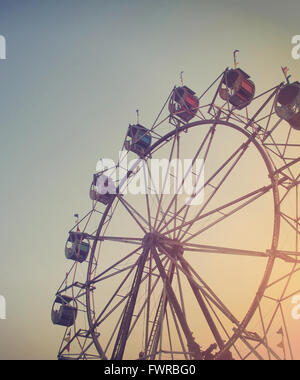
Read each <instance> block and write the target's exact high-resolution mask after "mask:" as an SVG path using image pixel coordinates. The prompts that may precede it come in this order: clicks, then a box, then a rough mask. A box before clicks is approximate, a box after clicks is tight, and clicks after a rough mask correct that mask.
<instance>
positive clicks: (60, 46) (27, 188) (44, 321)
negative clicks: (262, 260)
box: [0, 0, 300, 359]
mask: <svg viewBox="0 0 300 380" xmlns="http://www.w3.org/2000/svg"><path fill="white" fill-rule="evenodd" d="M299 14H300V3H299V0H285V1H281V0H280V1H279V0H276V1H270V0H268V1H267V0H254V1H248V2H241V1H238V0H237V1H234V0H220V1H217V0H210V1H200V0H185V1H179V0H152V1H149V0H148V1H146V0H126V1H121V0H111V1H102V0H98V1H97V0H85V1H80V0H43V1H38V0H27V1H24V0H1V1H0V34H1V35H3V36H5V38H6V42H7V60H5V61H4V60H3V61H0V83H1V91H0V100H1V102H0V107H1V129H0V133H1V138H0V144H1V149H0V166H1V175H2V181H1V185H2V186H1V187H2V196H1V231H2V249H1V253H0V294H1V295H3V296H5V297H6V301H7V319H6V320H0V359H7V358H8V359H55V357H56V354H57V348H58V343H59V339H60V337H61V330H59V329H57V328H55V327H53V326H52V325H51V322H50V310H51V305H52V302H53V298H54V294H55V292H56V290H57V288H58V286H59V284H60V283H61V282H62V280H63V278H64V275H65V273H66V271H67V268H68V264H67V263H66V261H65V259H64V244H65V240H66V236H67V231H68V230H69V228H70V226H71V225H72V224H73V222H74V218H73V214H74V213H75V212H78V213H80V214H84V212H85V211H87V210H88V209H89V208H90V200H89V197H88V190H89V185H90V180H91V175H92V173H93V172H94V169H95V166H96V162H97V160H98V159H99V158H100V157H111V158H113V159H116V158H117V152H118V150H119V147H120V145H121V141H123V139H124V134H125V131H126V129H127V126H128V123H129V122H134V121H135V117H136V116H135V110H136V109H137V108H139V109H140V113H141V121H142V123H143V124H144V125H147V124H150V123H151V122H152V121H153V120H154V118H155V116H156V114H157V112H158V111H159V109H160V107H161V105H162V104H163V102H164V100H165V98H166V97H167V95H168V94H169V92H170V89H171V88H172V87H173V86H174V84H178V82H179V73H180V72H181V71H184V78H185V82H186V83H187V85H189V86H191V87H192V88H193V89H196V91H197V92H198V93H200V92H201V90H204V89H205V88H206V87H207V85H209V84H210V82H211V81H212V80H213V79H215V78H216V76H217V75H219V74H220V73H221V72H222V70H223V69H224V68H225V67H226V66H231V65H232V52H233V51H234V50H235V49H239V50H240V55H239V61H240V63H241V66H243V67H244V68H245V70H247V71H248V72H249V73H251V76H252V78H253V80H254V81H255V82H256V84H257V87H258V91H263V90H264V89H268V88H270V87H273V86H274V85H275V84H277V83H278V82H279V81H281V80H282V79H283V78H282V74H281V69H280V66H281V65H286V66H288V67H289V68H290V70H291V73H292V74H293V78H295V79H296V78H297V79H298V80H300V60H299V61H296V60H293V59H292V57H291V49H292V45H291V38H292V36H294V35H296V34H300V24H299ZM299 324H300V322H299Z"/></svg>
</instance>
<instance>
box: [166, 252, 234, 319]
mask: <svg viewBox="0 0 300 380" xmlns="http://www.w3.org/2000/svg"><path fill="white" fill-rule="evenodd" d="M159 247H160V249H162V251H163V252H164V253H165V254H166V255H167V257H169V259H170V260H171V261H172V262H173V263H174V264H175V265H176V266H177V268H178V270H179V271H180V272H182V273H183V274H184V276H185V277H186V278H187V279H188V280H189V281H190V282H191V283H193V285H194V286H196V287H197V288H198V289H199V290H200V291H201V292H202V294H203V296H206V297H208V298H209V300H210V301H211V302H212V303H213V304H214V305H215V306H216V307H217V308H218V309H219V310H220V311H221V312H222V313H223V314H224V316H226V317H227V318H228V320H229V321H230V322H232V323H233V324H235V325H239V322H238V319H237V318H235V317H234V315H233V314H232V313H231V312H230V310H229V309H228V308H227V307H226V306H225V304H224V303H223V302H222V301H221V299H220V298H219V297H218V296H217V295H216V293H215V292H214V291H213V290H212V289H211V288H210V287H209V286H208V284H207V283H206V282H205V281H204V280H203V279H202V278H201V277H200V275H199V274H198V273H197V272H196V271H195V270H194V268H193V267H192V266H191V265H190V264H189V263H188V261H186V260H185V259H184V258H183V256H179V257H180V260H179V261H180V264H181V265H179V263H178V262H177V261H176V260H175V259H174V258H173V257H172V256H170V254H169V252H168V250H167V249H166V247H165V246H163V245H160V246H159ZM182 263H184V265H185V266H186V268H188V269H189V272H187V271H186V270H185V269H184V268H183V267H182ZM197 281H198V282H197Z"/></svg>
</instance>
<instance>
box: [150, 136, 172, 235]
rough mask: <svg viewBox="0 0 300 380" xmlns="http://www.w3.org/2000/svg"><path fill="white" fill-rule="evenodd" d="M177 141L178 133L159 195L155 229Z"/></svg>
mask: <svg viewBox="0 0 300 380" xmlns="http://www.w3.org/2000/svg"><path fill="white" fill-rule="evenodd" d="M175 142H176V135H174V137H173V142H172V147H171V151H170V154H169V161H168V167H167V172H166V175H165V178H164V180H163V186H162V191H161V194H160V197H159V202H158V206H157V211H156V216H155V220H154V230H155V229H156V225H157V222H158V216H159V213H160V212H161V206H162V201H163V196H164V192H165V188H166V184H167V179H168V175H169V172H170V166H171V161H172V158H173V153H174V148H175Z"/></svg>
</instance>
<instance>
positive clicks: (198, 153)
mask: <svg viewBox="0 0 300 380" xmlns="http://www.w3.org/2000/svg"><path fill="white" fill-rule="evenodd" d="M214 128H215V124H214V125H213V126H212V127H210V129H209V131H208V132H207V134H206V136H205V137H204V139H203V141H202V143H201V145H200V147H199V148H198V150H197V152H196V154H195V156H194V157H193V160H192V162H191V165H190V166H189V168H188V170H187V171H186V173H184V177H183V179H182V181H181V183H180V185H179V187H178V188H176V194H175V195H174V196H173V197H172V199H171V202H170V203H169V205H168V207H167V209H166V211H165V214H164V215H163V217H162V220H164V219H165V218H166V217H167V215H168V213H169V211H170V210H171V208H172V206H173V204H174V202H175V200H176V198H177V194H178V193H179V192H180V191H181V190H182V187H183V185H184V183H185V181H186V179H187V177H188V176H189V175H190V173H191V171H192V168H193V165H194V164H195V162H196V160H197V159H198V157H199V155H200V153H201V151H202V149H203V147H204V145H205V143H206V142H207V140H208V139H209V136H210V135H211V134H213V133H214ZM184 207H185V206H183V207H182V208H181V209H180V210H179V211H178V212H176V214H175V215H174V216H173V217H172V218H171V219H169V221H168V222H167V224H166V225H165V226H164V227H162V228H161V225H162V221H161V222H160V223H159V224H158V226H157V228H156V230H157V231H159V232H161V231H162V230H164V229H165V228H166V226H167V225H169V224H170V223H171V222H173V221H174V218H176V217H177V216H178V215H179V214H180V213H181V211H182V209H183V208H184ZM160 228H161V229H160Z"/></svg>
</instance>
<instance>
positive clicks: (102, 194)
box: [90, 173, 116, 205]
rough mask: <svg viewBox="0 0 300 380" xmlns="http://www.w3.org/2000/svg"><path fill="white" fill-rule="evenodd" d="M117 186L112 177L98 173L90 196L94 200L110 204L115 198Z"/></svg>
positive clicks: (94, 177) (94, 178)
mask: <svg viewBox="0 0 300 380" xmlns="http://www.w3.org/2000/svg"><path fill="white" fill-rule="evenodd" d="M115 194H116V187H115V185H114V182H113V180H112V179H111V178H109V177H107V176H106V175H104V174H103V173H97V174H94V176H93V182H92V185H91V188H90V198H91V199H92V200H93V201H96V202H100V203H103V204H104V205H108V204H109V202H110V201H111V200H112V199H114V197H115Z"/></svg>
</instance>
